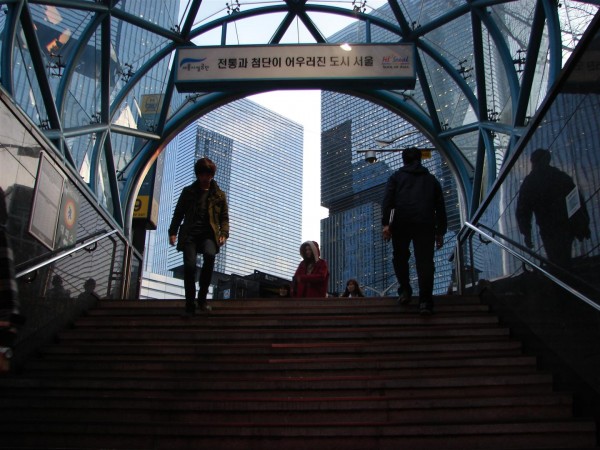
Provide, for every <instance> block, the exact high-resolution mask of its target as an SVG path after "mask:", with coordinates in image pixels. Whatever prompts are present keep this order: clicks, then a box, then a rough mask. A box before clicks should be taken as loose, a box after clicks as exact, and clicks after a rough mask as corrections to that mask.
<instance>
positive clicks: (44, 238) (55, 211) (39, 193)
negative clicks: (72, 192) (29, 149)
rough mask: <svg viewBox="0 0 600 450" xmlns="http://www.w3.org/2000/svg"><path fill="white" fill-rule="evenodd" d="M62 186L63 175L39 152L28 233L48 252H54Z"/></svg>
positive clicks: (63, 182) (63, 181)
mask: <svg viewBox="0 0 600 450" xmlns="http://www.w3.org/2000/svg"><path fill="white" fill-rule="evenodd" d="M64 185H65V178H64V177H63V175H62V174H61V173H60V171H59V170H58V168H57V167H56V166H55V165H54V164H53V163H52V162H51V161H50V160H49V159H48V158H47V157H46V154H45V153H44V152H41V153H40V165H39V167H38V174H37V178H36V182H35V190H34V193H33V206H32V209H31V217H30V219H29V232H30V233H31V234H32V235H33V236H34V237H35V238H36V239H38V240H39V241H40V242H41V243H42V244H44V245H45V246H46V247H48V248H49V249H50V250H54V245H55V238H56V226H57V224H58V220H59V215H60V205H61V200H62V194H63V189H64Z"/></svg>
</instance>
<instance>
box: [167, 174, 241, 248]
mask: <svg viewBox="0 0 600 450" xmlns="http://www.w3.org/2000/svg"><path fill="white" fill-rule="evenodd" d="M200 193H201V188H200V184H199V183H198V181H195V182H194V183H192V184H191V185H189V186H186V187H184V188H183V190H182V191H181V195H180V196H179V200H178V201H177V206H175V211H174V212H173V219H172V220H171V225H170V226H169V236H175V235H177V250H179V251H182V250H183V244H184V242H185V241H186V239H187V237H188V235H189V233H190V230H191V229H192V228H193V227H194V224H195V223H196V219H197V218H196V214H195V210H196V200H197V199H198V197H199V195H200ZM208 217H209V221H210V226H211V228H212V230H213V232H214V240H215V242H218V241H219V237H221V236H223V237H225V238H228V237H229V209H228V207H227V197H226V196H225V192H223V191H222V190H221V189H220V188H219V186H218V184H217V182H216V181H215V180H212V181H211V182H210V187H209V190H208ZM182 220H183V224H182V223H181V221H182ZM180 224H181V227H180ZM217 251H219V247H218V246H217Z"/></svg>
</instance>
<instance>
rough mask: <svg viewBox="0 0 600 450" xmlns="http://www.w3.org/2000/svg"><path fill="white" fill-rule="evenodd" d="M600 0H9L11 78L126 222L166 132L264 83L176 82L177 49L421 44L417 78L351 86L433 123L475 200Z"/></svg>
mask: <svg viewBox="0 0 600 450" xmlns="http://www.w3.org/2000/svg"><path fill="white" fill-rule="evenodd" d="M597 3H598V2H594V1H589V2H581V1H573V0H561V2H560V3H559V2H556V1H555V0H519V1H501V0H495V1H492V0H469V1H465V0H448V1H444V2H437V1H435V2H434V1H431V0H390V1H382V0H375V1H368V0H361V1H358V0H352V1H307V0H286V1H281V0H274V1H251V2H241V1H238V0H235V1H230V0H223V1H216V0H204V1H202V0H120V1H119V0H104V1H98V0H97V1H93V0H87V1H85V0H59V1H45V2H44V1H33V0H30V1H27V2H26V1H23V0H14V1H5V2H0V4H1V5H2V6H1V8H2V12H3V14H0V30H1V33H0V38H1V39H2V42H1V48H2V51H1V53H0V67H1V69H0V82H1V83H2V85H3V87H4V89H5V90H6V91H8V93H9V94H10V95H12V96H13V98H14V100H15V102H16V103H17V104H18V105H19V106H20V107H21V108H22V109H23V110H24V111H25V113H26V114H27V115H28V116H29V117H30V118H31V119H32V121H33V122H34V123H35V124H37V125H38V126H39V127H40V129H42V130H43V132H44V133H45V135H46V136H47V137H48V139H49V140H50V141H52V143H53V144H54V145H55V146H56V148H57V149H58V151H59V153H60V154H61V155H62V156H63V158H64V162H65V163H66V164H67V165H69V166H71V167H72V168H73V169H74V170H75V171H76V172H77V173H79V175H80V176H81V177H82V178H83V179H84V180H85V181H86V182H87V183H88V185H89V187H90V189H91V190H92V191H93V192H94V194H95V195H96V198H97V199H98V201H99V203H100V204H101V205H103V206H104V207H105V208H106V209H107V211H108V212H109V213H110V214H112V215H113V217H114V218H115V219H116V221H117V222H118V223H120V224H121V225H122V226H123V228H124V229H125V230H127V231H128V230H129V220H130V219H128V218H130V217H131V212H132V207H133V200H132V198H133V196H134V194H135V193H136V192H137V188H138V187H139V184H140V183H141V181H142V179H143V176H144V175H145V173H146V171H147V170H148V168H149V165H150V164H151V162H152V161H153V160H154V159H155V158H156V156H157V155H158V153H159V152H160V150H161V149H162V148H164V146H165V145H166V143H167V142H168V141H169V140H170V139H172V138H173V137H174V136H175V135H176V134H177V133H178V132H179V131H180V130H182V129H183V128H184V127H185V126H186V125H188V124H189V123H190V122H192V121H193V120H194V119H196V118H197V117H198V116H199V115H202V114H204V113H206V112H208V111H209V110H211V109H214V108H217V107H218V106H220V105H222V104H224V103H227V102H229V101H232V100H235V99H237V98H240V97H244V96H246V95H250V94H255V93H257V91H256V90H251V89H247V90H244V89H242V90H237V91H235V92H194V93H192V94H189V93H188V94H182V93H179V92H178V91H177V89H176V88H175V86H174V82H173V79H174V78H173V72H172V71H171V67H172V61H173V58H174V54H175V51H176V50H177V49H178V48H180V47H182V46H192V45H203V46H233V45H247V44H271V45H278V44H319V43H342V42H349V43H350V44H352V43H384V42H388V43H389V42H410V43H414V44H415V45H416V48H417V59H416V68H417V83H416V86H415V88H414V89H412V90H401V91H398V90H373V89H370V90H367V89H364V88H362V87H361V86H360V85H359V84H357V85H356V86H355V88H353V89H351V90H349V91H345V92H347V93H349V94H352V95H357V96H360V97H363V98H366V99H369V100H371V101H374V102H376V103H378V104H381V105H384V106H385V107H387V108H388V109H390V110H391V111H393V112H395V113H398V114H400V115H402V116H403V117H404V118H405V119H406V120H407V121H408V122H409V123H410V124H411V125H412V126H414V128H415V130H417V131H418V132H420V133H422V134H423V135H424V137H425V138H426V139H428V140H429V141H430V142H431V143H432V144H433V145H434V146H435V147H436V149H437V150H439V151H440V152H442V153H443V154H444V156H445V157H446V158H447V160H448V161H449V163H450V164H451V166H452V167H453V169H454V171H455V174H456V176H457V179H458V183H459V185H460V186H461V187H462V189H463V192H465V193H466V197H467V202H468V208H469V211H468V212H473V211H474V210H475V209H476V207H477V205H478V204H479V202H480V200H481V198H483V196H484V195H485V193H486V191H487V189H488V188H489V187H490V186H491V183H492V182H493V181H494V179H495V178H496V175H497V174H498V171H499V170H500V167H501V165H502V163H503V161H504V160H505V159H506V157H507V156H508V155H510V154H511V150H512V149H513V147H514V145H515V143H516V142H517V140H518V138H519V136H520V135H521V134H522V133H523V130H524V128H525V127H526V126H527V124H528V121H529V120H530V118H531V117H532V116H533V115H534V114H535V112H536V110H537V109H538V107H539V106H540V104H541V102H542V101H543V99H544V98H545V95H546V93H547V91H548V90H549V88H550V87H551V85H552V83H553V82H554V80H555V79H556V77H557V76H558V74H559V72H560V70H561V68H562V66H563V64H564V63H565V61H566V60H567V59H568V57H569V55H570V54H571V52H572V51H573V49H574V47H575V46H576V45H577V43H578V41H579V40H580V38H581V36H582V34H583V33H584V32H585V30H586V28H587V26H588V25H589V24H590V22H591V21H592V19H593V17H594V15H595V14H596V12H597V11H598V8H599V6H598V5H597ZM274 89H276V87H275V88H274Z"/></svg>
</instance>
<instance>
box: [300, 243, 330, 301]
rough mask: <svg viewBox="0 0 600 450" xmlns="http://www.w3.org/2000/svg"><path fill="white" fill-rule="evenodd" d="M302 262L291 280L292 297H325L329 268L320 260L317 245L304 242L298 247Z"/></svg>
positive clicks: (325, 262)
mask: <svg viewBox="0 0 600 450" xmlns="http://www.w3.org/2000/svg"><path fill="white" fill-rule="evenodd" d="M300 256H302V262H301V263H300V264H299V265H298V268H297V269H296V273H295V274H294V278H293V288H294V297H327V283H328V282H329V267H328V265H327V261H325V260H324V259H321V252H320V250H319V244H317V243H316V242H315V241H306V242H304V243H303V244H302V245H301V246H300Z"/></svg>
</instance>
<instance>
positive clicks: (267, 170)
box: [144, 99, 303, 279]
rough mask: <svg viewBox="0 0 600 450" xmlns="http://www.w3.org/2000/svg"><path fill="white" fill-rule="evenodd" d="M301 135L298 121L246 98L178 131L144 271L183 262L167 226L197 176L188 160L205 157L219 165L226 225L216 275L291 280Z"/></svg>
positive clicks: (298, 232)
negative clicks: (227, 233) (170, 240)
mask: <svg viewBox="0 0 600 450" xmlns="http://www.w3.org/2000/svg"><path fill="white" fill-rule="evenodd" d="M302 133H303V130H302V127H301V126H300V125H299V124H297V123H295V122H293V121H291V120H289V119H287V118H285V117H283V116H281V115H279V114H276V113H274V112H272V111H270V110H268V109H266V108H264V107H262V106H260V105H258V104H256V103H254V102H252V101H250V100H246V99H242V100H238V101H235V102H233V103H230V104H227V105H224V106H222V107H220V108H218V109H216V110H213V111H211V112H210V113H208V114H206V115H205V116H202V117H201V118H199V119H198V120H197V121H195V122H194V123H193V124H192V125H190V126H188V127H187V128H186V129H185V130H184V131H182V132H181V133H180V134H179V135H178V136H177V137H176V138H175V139H174V140H173V141H172V142H171V143H170V144H169V145H168V146H167V148H166V149H165V161H164V173H163V187H162V190H161V200H160V212H159V220H158V225H157V230H156V231H150V232H148V236H147V249H146V261H145V267H144V270H145V271H149V272H153V273H157V274H159V275H166V276H168V275H170V274H171V270H172V269H174V268H176V267H178V266H180V265H181V254H180V253H178V252H177V251H176V250H175V248H173V247H170V246H168V241H167V228H168V225H169V222H170V219H171V216H172V213H173V209H174V207H175V202H176V201H177V198H178V197H179V193H180V192H181V189H183V187H184V186H186V185H188V184H190V183H191V182H193V180H194V179H195V176H194V173H193V165H194V161H195V160H196V159H198V158H201V157H203V156H206V157H209V158H211V159H212V160H213V161H215V163H216V164H217V173H216V176H215V180H216V181H217V183H218V184H219V186H220V187H221V188H222V189H223V190H224V191H225V192H226V193H227V196H228V201H229V214H230V224H231V235H230V238H229V240H228V241H227V244H226V245H225V247H223V249H222V250H221V252H220V253H219V255H218V256H217V260H216V265H215V271H217V272H221V273H225V274H236V275H242V276H245V275H249V274H252V273H254V271H255V270H258V271H260V272H265V273H268V274H271V275H275V276H278V277H281V278H286V279H290V278H291V276H292V274H293V273H294V270H295V268H296V265H297V263H298V259H299V255H298V248H299V246H300V243H301V242H300V240H301V237H302V154H303V150H302ZM158 255H160V256H158Z"/></svg>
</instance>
